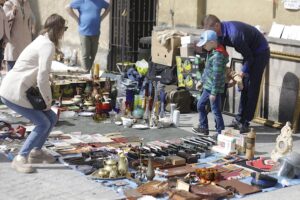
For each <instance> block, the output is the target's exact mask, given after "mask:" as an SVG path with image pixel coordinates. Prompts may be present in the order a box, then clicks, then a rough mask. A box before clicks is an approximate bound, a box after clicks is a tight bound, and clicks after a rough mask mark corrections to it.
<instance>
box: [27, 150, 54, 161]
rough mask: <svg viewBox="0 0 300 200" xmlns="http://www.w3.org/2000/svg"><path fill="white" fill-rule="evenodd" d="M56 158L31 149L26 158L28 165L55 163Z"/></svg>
mask: <svg viewBox="0 0 300 200" xmlns="http://www.w3.org/2000/svg"><path fill="white" fill-rule="evenodd" d="M55 162H56V158H55V157H54V156H52V155H51V154H49V153H48V152H46V151H43V150H40V149H32V150H31V152H30V154H29V156H28V163H46V164H51V163H55Z"/></svg>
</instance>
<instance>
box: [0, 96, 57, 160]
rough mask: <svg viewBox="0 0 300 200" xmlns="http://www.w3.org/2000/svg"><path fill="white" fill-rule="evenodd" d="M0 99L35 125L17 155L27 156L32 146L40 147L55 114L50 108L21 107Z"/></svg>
mask: <svg viewBox="0 0 300 200" xmlns="http://www.w3.org/2000/svg"><path fill="white" fill-rule="evenodd" d="M1 100H2V102H3V103H4V104H5V105H6V106H7V107H8V108H10V109H12V110H14V111H16V112H17V113H19V114H20V115H22V116H24V117H25V118H27V119H29V120H30V121H31V122H32V123H33V124H35V125H36V126H35V128H34V129H33V130H32V131H31V133H30V134H29V136H28V137H27V139H26V140H25V142H24V144H23V146H22V148H21V150H20V152H19V155H22V156H28V154H29V152H30V151H31V150H32V149H33V148H37V149H41V148H42V146H43V145H44V143H45V142H46V139H47V137H48V135H49V133H50V132H51V131H52V129H53V127H54V125H55V124H56V122H57V115H56V114H55V113H54V112H53V111H52V110H51V109H50V110H47V111H42V110H34V109H30V108H25V107H21V106H19V105H16V104H14V103H12V102H10V101H8V100H6V99H4V98H1Z"/></svg>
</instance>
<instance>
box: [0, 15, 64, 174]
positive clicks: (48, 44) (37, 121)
mask: <svg viewBox="0 0 300 200" xmlns="http://www.w3.org/2000/svg"><path fill="white" fill-rule="evenodd" d="M65 30H67V27H66V26H65V19H64V18H62V17H61V16H60V15H57V14H52V15H51V16H50V17H48V18H47V20H46V22H45V25H44V27H43V29H42V31H41V33H40V35H39V36H38V37H37V38H36V39H35V40H34V41H33V42H32V43H30V44H29V45H28V46H27V47H26V48H25V49H24V50H23V52H22V53H21V54H20V56H19V58H18V60H17V61H16V64H15V66H14V68H13V69H12V70H10V71H9V72H8V73H7V75H6V76H5V78H4V79H3V81H2V84H1V87H0V96H1V100H2V102H3V103H4V104H6V105H7V106H8V107H9V108H10V109H12V110H14V111H16V112H17V113H19V114H21V115H23V116H24V117H26V118H27V119H29V120H30V121H31V122H33V123H34V125H35V128H34V129H33V130H32V132H31V133H30V135H29V136H28V137H27V139H26V140H25V142H24V144H23V146H22V148H21V150H20V152H19V153H18V155H17V156H16V157H15V158H14V160H13V162H12V167H13V168H14V169H16V170H17V171H19V172H23V173H31V172H34V171H35V169H34V168H33V167H32V166H31V165H30V163H44V162H46V163H53V162H55V159H54V157H53V156H51V155H49V154H47V153H46V152H44V151H43V150H42V146H43V145H44V143H45V141H46V139H47V137H48V135H49V133H50V132H51V130H52V128H53V127H54V125H55V123H56V121H57V116H56V114H55V113H54V112H53V111H52V110H51V103H52V94H51V88H50V83H49V78H50V77H49V76H50V70H51V62H52V59H53V56H54V54H55V50H56V49H57V48H58V47H59V40H60V39H61V38H62V37H63V34H64V31H65ZM36 86H37V87H38V88H39V90H40V93H41V95H42V97H43V99H44V101H45V104H46V106H47V108H46V109H45V110H35V109H33V106H32V105H31V103H30V102H29V101H28V99H27V97H26V94H25V93H26V91H27V90H28V89H29V88H30V87H36Z"/></svg>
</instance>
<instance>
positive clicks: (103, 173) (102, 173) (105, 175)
mask: <svg viewBox="0 0 300 200" xmlns="http://www.w3.org/2000/svg"><path fill="white" fill-rule="evenodd" d="M98 175H99V177H100V178H108V176H109V172H108V171H106V170H105V169H99V171H98Z"/></svg>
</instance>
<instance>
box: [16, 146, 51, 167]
mask: <svg viewBox="0 0 300 200" xmlns="http://www.w3.org/2000/svg"><path fill="white" fill-rule="evenodd" d="M55 162H56V159H55V157H54V156H52V155H50V154H49V153H47V152H45V151H43V150H40V149H33V150H31V152H30V153H29V156H28V158H26V157H25V156H22V155H17V156H16V157H15V158H14V159H13V161H12V164H11V166H12V168H14V169H15V170H16V171H18V172H21V173H33V172H35V168H33V167H32V165H31V164H37V163H47V164H51V163H55Z"/></svg>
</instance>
